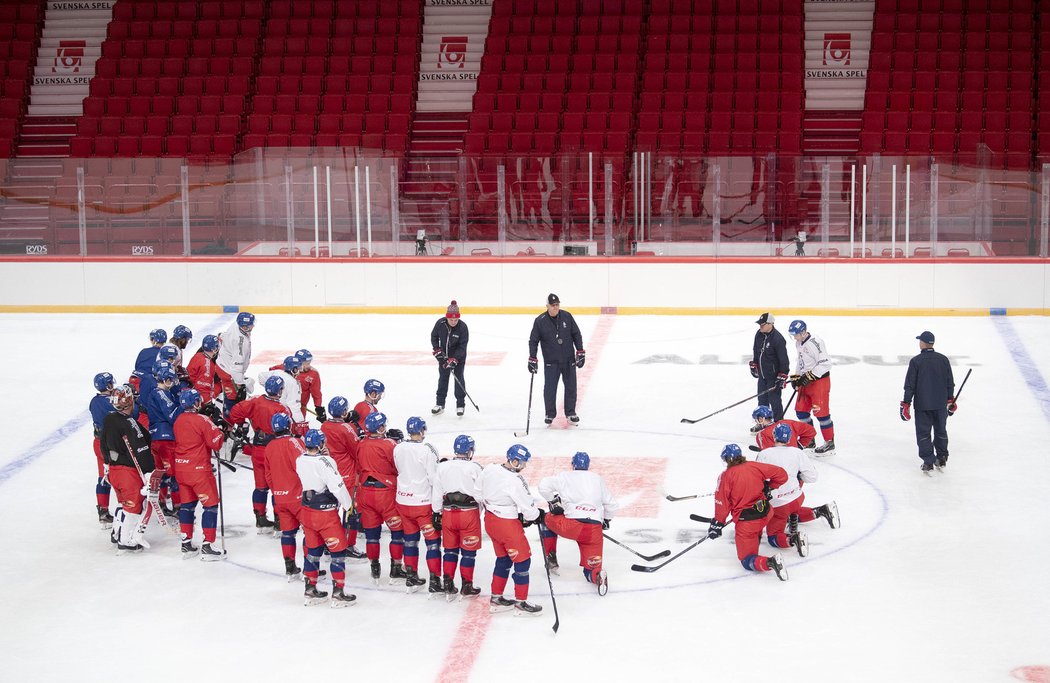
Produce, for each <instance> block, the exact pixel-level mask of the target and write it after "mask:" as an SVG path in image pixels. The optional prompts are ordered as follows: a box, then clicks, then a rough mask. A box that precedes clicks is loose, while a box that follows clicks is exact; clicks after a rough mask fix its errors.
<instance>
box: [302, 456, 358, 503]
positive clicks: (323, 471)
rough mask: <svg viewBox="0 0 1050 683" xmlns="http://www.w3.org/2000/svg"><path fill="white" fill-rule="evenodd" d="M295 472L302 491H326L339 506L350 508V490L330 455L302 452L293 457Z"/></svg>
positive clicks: (320, 492) (321, 492)
mask: <svg viewBox="0 0 1050 683" xmlns="http://www.w3.org/2000/svg"><path fill="white" fill-rule="evenodd" d="M295 472H296V474H298V475H299V481H301V482H302V484H303V491H304V492H305V491H313V492H314V493H316V494H323V493H324V492H325V491H328V492H329V493H331V494H332V495H333V496H334V497H335V500H336V501H337V502H338V503H339V507H341V508H343V509H344V510H349V509H350V505H351V499H350V492H349V491H347V490H346V484H344V483H343V477H342V476H341V475H340V474H339V468H337V467H336V466H335V460H332V458H331V457H329V456H327V455H321V454H320V453H317V454H314V455H311V454H309V453H304V454H303V455H300V456H299V457H298V458H296V459H295Z"/></svg>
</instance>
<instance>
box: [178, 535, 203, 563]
mask: <svg viewBox="0 0 1050 683" xmlns="http://www.w3.org/2000/svg"><path fill="white" fill-rule="evenodd" d="M199 552H200V548H198V547H197V546H195V545H193V539H190V538H187V539H185V540H184V541H183V542H182V559H184V560H191V559H193V558H194V557H197V553H199Z"/></svg>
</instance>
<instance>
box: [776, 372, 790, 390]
mask: <svg viewBox="0 0 1050 683" xmlns="http://www.w3.org/2000/svg"><path fill="white" fill-rule="evenodd" d="M787 383H788V376H787V373H786V372H778V373H777V389H783V388H784V385H786V384H787Z"/></svg>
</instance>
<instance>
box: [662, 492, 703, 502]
mask: <svg viewBox="0 0 1050 683" xmlns="http://www.w3.org/2000/svg"><path fill="white" fill-rule="evenodd" d="M713 495H715V494H714V493H695V494H693V495H691V496H672V495H670V494H668V495H666V496H664V498H666V499H667V500H669V501H671V502H672V503H677V502H678V501H680V500H692V499H693V498H707V497H708V496H713Z"/></svg>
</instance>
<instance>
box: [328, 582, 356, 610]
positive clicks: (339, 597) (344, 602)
mask: <svg viewBox="0 0 1050 683" xmlns="http://www.w3.org/2000/svg"><path fill="white" fill-rule="evenodd" d="M356 604H357V596H356V595H354V594H353V593H347V592H346V591H344V590H343V587H342V586H336V587H335V588H333V589H332V602H331V605H330V606H331V608H332V609H340V608H343V607H353V606H354V605H356Z"/></svg>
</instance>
